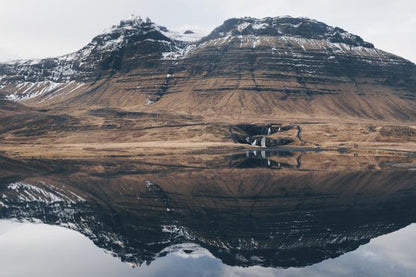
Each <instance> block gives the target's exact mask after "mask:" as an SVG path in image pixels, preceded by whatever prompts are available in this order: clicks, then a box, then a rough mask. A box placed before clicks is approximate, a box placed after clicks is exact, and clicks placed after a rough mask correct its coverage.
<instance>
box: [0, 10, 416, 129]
mask: <svg viewBox="0 0 416 277" xmlns="http://www.w3.org/2000/svg"><path fill="white" fill-rule="evenodd" d="M415 95H416V65H415V64H413V63H412V62H410V61H407V60H405V59H403V58H401V57H398V56H396V55H393V54H390V53H387V52H385V51H382V50H379V49H377V48H374V45H373V44H371V43H369V42H366V41H364V40H363V39H362V38H361V37H359V36H357V35H354V34H351V33H348V32H347V31H345V30H343V29H341V28H339V27H331V26H328V25H326V24H325V23H322V22H319V21H316V20H312V19H308V18H294V17H288V16H285V17H266V18H263V19H256V18H251V17H245V18H240V19H238V18H237V19H236V18H232V19H229V20H226V21H225V22H224V23H223V24H222V25H220V26H219V27H217V28H215V29H214V30H213V31H212V32H211V33H210V34H208V35H207V36H205V37H202V38H198V37H197V36H196V35H195V33H193V32H192V31H187V32H183V33H177V32H172V31H169V30H168V29H167V28H165V27H161V26H159V25H157V24H156V23H154V22H153V21H151V20H150V19H144V20H143V19H141V18H139V17H132V18H130V19H126V20H122V21H121V22H120V23H119V24H118V25H115V26H113V27H111V28H110V29H109V30H107V31H106V32H104V33H102V34H99V35H98V36H96V37H94V38H93V39H92V41H91V43H89V44H88V45H87V46H85V47H84V48H82V49H81V50H79V51H77V52H75V53H72V54H69V55H66V56H61V57H58V58H49V59H45V60H40V61H21V62H17V63H15V64H10V63H9V64H0V97H3V98H5V99H6V100H13V101H19V102H22V103H24V104H25V105H28V106H33V107H38V108H52V109H59V110H62V109H64V110H68V109H69V110H72V109H74V107H77V109H83V110H88V109H89V107H91V106H94V107H95V108H99V107H104V108H107V107H115V108H121V109H126V110H132V111H141V112H142V111H143V112H151V113H154V112H156V111H158V112H160V111H163V112H169V113H180V114H190V115H194V116H202V117H205V118H212V117H216V118H219V119H224V120H230V119H232V120H239V121H240V122H244V121H243V120H247V118H251V119H255V121H262V120H265V119H266V118H267V120H271V119H273V118H276V117H277V118H282V117H284V118H287V119H290V118H292V119H295V118H308V117H309V118H312V119H319V118H334V117H335V118H340V117H345V118H350V119H353V118H361V119H371V120H389V121H391V120H412V119H414V118H416V112H415V110H416V100H415Z"/></svg>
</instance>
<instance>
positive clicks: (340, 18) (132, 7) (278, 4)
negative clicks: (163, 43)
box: [0, 0, 416, 62]
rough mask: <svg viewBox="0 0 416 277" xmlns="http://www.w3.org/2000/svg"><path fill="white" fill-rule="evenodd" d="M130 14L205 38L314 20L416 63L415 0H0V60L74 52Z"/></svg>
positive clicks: (43, 56)
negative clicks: (244, 26) (254, 20)
mask: <svg viewBox="0 0 416 277" xmlns="http://www.w3.org/2000/svg"><path fill="white" fill-rule="evenodd" d="M132 14H135V15H140V16H142V17H150V18H151V19H152V20H153V21H154V22H155V23H156V24H158V25H162V26H166V27H167V28H168V29H171V30H178V29H185V28H197V29H201V30H205V31H206V32H209V31H210V30H212V29H213V28H214V27H216V26H218V25H220V24H221V23H222V22H223V21H224V20H226V19H228V18H231V17H243V16H251V17H266V16H280V15H291V16H302V17H309V18H313V19H316V20H319V21H322V22H325V23H327V24H328V25H332V26H338V27H341V28H343V29H345V30H347V31H349V32H351V33H354V34H357V35H359V36H361V37H363V38H364V39H365V40H366V41H369V42H372V43H374V44H375V46H376V47H377V48H380V49H382V50H385V51H388V52H391V53H394V54H396V55H399V56H402V57H404V58H406V59H409V60H411V61H413V62H416V50H415V47H414V45H415V43H416V16H415V14H416V1H412V0H395V1H379V0H378V1H376V0H367V1H365V0H349V1H344V0H339V1H334V0H256V1H253V0H209V1H197V0H193V1H190V0H169V1H166V0H144V1H143V0H88V1H86V0H0V61H5V60H8V59H14V58H45V57H53V56H59V55H64V54H67V53H71V52H74V51H77V50H78V49H80V48H82V47H83V46H84V45H86V44H87V43H88V42H90V41H91V39H92V38H93V37H94V36H96V35H97V34H99V33H101V32H102V31H103V30H104V29H107V28H108V27H110V26H112V25H115V24H117V23H118V22H119V21H120V20H121V19H123V18H127V17H129V16H130V15H132Z"/></svg>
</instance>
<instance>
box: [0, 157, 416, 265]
mask: <svg viewBox="0 0 416 277" xmlns="http://www.w3.org/2000/svg"><path fill="white" fill-rule="evenodd" d="M312 154H316V152H313V153H312ZM312 154H308V153H299V154H298V153H296V152H285V151H268V150H265V149H261V151H247V152H245V153H241V154H237V155H233V156H232V157H230V160H231V161H230V166H232V167H233V168H229V167H227V166H223V165H222V166H221V167H216V168H212V167H208V166H206V167H203V168H202V167H199V168H192V167H187V168H178V167H168V168H166V169H163V170H161V171H155V170H154V168H153V167H152V169H151V171H146V169H145V168H146V166H147V165H143V164H140V165H139V164H138V163H137V161H134V162H131V161H128V162H127V163H124V164H123V163H122V161H120V164H122V165H123V166H120V167H116V169H114V171H112V172H111V174H110V172H109V170H108V168H106V166H107V165H106V164H105V163H104V162H103V163H102V164H100V163H96V164H94V166H91V167H89V166H85V164H82V163H80V165H77V166H75V165H74V166H75V167H74V168H77V170H80V171H79V172H78V171H76V174H74V172H71V173H68V172H62V171H59V172H52V173H50V174H48V173H45V174H43V175H42V177H36V176H26V177H22V178H21V179H20V180H19V181H13V182H10V183H4V184H3V185H0V195H2V199H1V202H2V203H3V205H2V207H1V209H0V218H3V219H9V218H17V219H20V220H26V221H41V222H44V223H47V224H52V225H60V226H64V227H66V228H70V229H73V230H76V231H78V232H80V233H83V234H84V235H85V236H87V237H88V238H90V239H91V240H92V241H93V242H94V243H95V244H96V245H97V246H99V247H101V248H103V249H105V250H106V251H108V252H110V253H112V254H113V255H115V256H117V257H119V258H120V259H121V260H122V261H124V262H129V263H133V264H142V263H146V262H152V261H153V260H155V259H158V258H160V257H161V256H163V255H165V254H168V253H169V251H173V250H172V249H173V248H175V245H179V246H178V247H182V248H183V249H184V251H185V252H189V251H197V249H194V247H191V246H189V244H192V245H194V244H196V245H200V246H201V247H203V248H204V249H207V250H208V251H209V252H210V253H212V254H213V255H214V256H215V257H217V258H219V259H221V261H222V262H223V263H225V264H228V265H236V266H251V265H261V266H270V267H300V266H306V265H311V264H314V263H317V262H320V261H322V260H325V259H328V258H334V257H338V256H339V255H342V254H344V253H346V252H349V251H352V250H355V249H356V248H357V247H359V246H360V245H363V244H366V243H367V242H368V241H369V240H370V239H372V238H374V237H377V236H380V235H383V234H386V233H389V232H393V231H395V230H398V229H400V228H402V227H405V226H406V225H408V224H409V223H412V222H415V221H416V203H415V201H414V199H415V197H416V187H415V186H414V184H415V181H416V172H414V171H404V170H397V171H395V170H391V171H389V170H385V171H382V170H373V171H371V170H368V167H366V168H360V169H354V168H353V169H351V168H348V170H346V171H342V170H341V171H339V170H337V171H330V170H320V171H314V170H310V171H308V170H305V169H300V170H297V169H296V168H299V167H300V164H301V158H302V162H303V163H304V164H308V163H309V160H308V159H310V156H312ZM302 155H303V156H302ZM329 155H330V154H327V153H326V154H325V157H326V158H328V156H329ZM204 157H205V158H206V156H204ZM182 158H184V157H182ZM191 158H192V159H193V158H194V157H191ZM215 159H218V156H215ZM223 159H224V160H226V159H227V157H223ZM405 159H406V160H407V159H408V157H407V156H406V157H405ZM318 160H322V159H318ZM118 162H119V161H118ZM187 162H189V163H191V162H194V160H190V161H187ZM37 163H39V161H37ZM56 163H59V162H56ZM71 163H75V162H71ZM3 164H4V168H12V167H8V166H7V164H6V162H4V163H3ZM24 166H27V165H24ZM137 166H138V167H137ZM14 167H16V166H14ZM97 168H104V169H105V170H104V172H105V173H106V174H97V171H96V169H97ZM240 168H242V169H240ZM279 168H282V169H284V168H288V169H290V170H285V171H283V170H270V169H279ZM132 169H134V170H132ZM15 170H16V172H23V171H24V170H22V169H21V168H17V167H16V169H15ZM128 170H131V171H130V173H129V171H128ZM34 172H35V171H34ZM44 172H45V171H44ZM25 173H26V171H25ZM39 178H40V179H39ZM37 179H39V181H38V180H37ZM49 183H50V184H54V185H48V184H49ZM345 195H348V197H345ZM351 203H353V204H354V205H351ZM0 205H1V204H0ZM184 245H188V246H186V247H185V246H184ZM182 248H181V249H182Z"/></svg>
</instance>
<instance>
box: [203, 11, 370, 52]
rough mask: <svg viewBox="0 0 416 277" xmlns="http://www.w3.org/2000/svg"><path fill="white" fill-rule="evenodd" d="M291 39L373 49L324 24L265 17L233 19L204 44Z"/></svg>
mask: <svg viewBox="0 0 416 277" xmlns="http://www.w3.org/2000/svg"><path fill="white" fill-rule="evenodd" d="M245 35H254V36H274V37H278V36H288V37H298V38H306V39H316V40H328V41H330V42H333V43H344V44H348V45H351V46H362V47H366V48H374V45H373V44H371V43H369V42H366V41H364V40H363V39H362V38H361V37H359V36H357V35H353V34H351V33H349V32H347V31H345V30H343V29H341V28H339V27H331V26H328V25H327V24H325V23H322V22H319V21H317V20H314V19H309V18H305V17H291V16H282V17H265V18H261V19H259V18H253V17H243V18H231V19H228V20H226V21H224V23H223V24H222V25H221V26H219V27H217V28H216V29H215V30H214V31H213V32H212V33H211V34H209V35H208V36H207V37H205V38H204V41H207V40H210V39H216V38H222V37H227V36H245Z"/></svg>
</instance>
